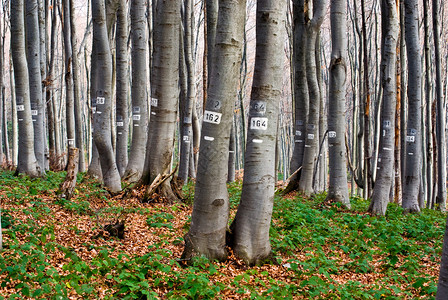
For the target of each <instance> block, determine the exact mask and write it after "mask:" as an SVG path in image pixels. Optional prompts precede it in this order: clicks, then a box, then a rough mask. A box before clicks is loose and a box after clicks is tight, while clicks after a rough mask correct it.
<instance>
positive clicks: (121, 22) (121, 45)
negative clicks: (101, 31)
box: [116, 0, 129, 176]
mask: <svg viewBox="0 0 448 300" xmlns="http://www.w3.org/2000/svg"><path fill="white" fill-rule="evenodd" d="M128 35H129V34H128V16H127V4H126V1H125V0H120V7H119V8H118V12H117V36H116V47H117V57H116V61H117V62H116V64H117V102H116V110H117V113H116V122H117V141H116V160H117V167H118V171H119V173H120V176H123V175H124V172H125V171H126V166H127V164H128V138H129V117H128V115H129V108H128V80H129V77H128V73H129V72H128V70H129V62H128V57H129V55H128Z"/></svg>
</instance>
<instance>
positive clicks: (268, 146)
mask: <svg viewBox="0 0 448 300" xmlns="http://www.w3.org/2000/svg"><path fill="white" fill-rule="evenodd" d="M285 7H286V1H284V0H280V1H279V0H259V1H257V20H256V22H257V23H256V24H257V25H256V31H257V33H256V39H257V42H256V43H257V44H256V45H257V46H256V59H255V70H254V80H253V85H252V93H251V100H250V110H249V131H248V135H247V144H246V145H247V146H246V154H245V162H244V179H243V190H242V194H241V202H240V205H239V207H238V211H237V214H236V216H235V220H234V221H233V224H232V226H231V234H232V238H233V241H232V244H233V247H234V249H235V253H236V255H237V256H238V257H240V258H242V259H243V260H244V261H245V262H246V263H247V264H249V265H253V264H258V263H261V262H263V260H265V259H266V258H268V257H269V256H270V254H271V245H270V242H269V228H270V225H271V215H272V208H273V204H274V189H275V182H276V166H275V146H276V142H277V121H278V110H279V105H280V100H281V94H282V80H283V77H282V76H283V70H282V67H281V66H282V61H283V55H282V52H281V51H279V49H281V48H282V45H283V42H284V35H283V32H284V28H283V26H284V25H283V24H284V17H285V11H284V10H285Z"/></svg>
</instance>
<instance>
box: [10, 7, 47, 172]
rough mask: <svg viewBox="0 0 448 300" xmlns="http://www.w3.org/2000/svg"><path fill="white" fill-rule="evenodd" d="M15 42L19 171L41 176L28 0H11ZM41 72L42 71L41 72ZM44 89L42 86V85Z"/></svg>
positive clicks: (13, 48) (13, 50) (12, 35)
mask: <svg viewBox="0 0 448 300" xmlns="http://www.w3.org/2000/svg"><path fill="white" fill-rule="evenodd" d="M11 44H12V45H14V47H12V59H13V63H14V78H15V93H16V102H17V105H16V109H17V118H18V123H19V126H18V127H19V134H18V137H19V147H18V163H17V170H16V173H24V174H26V175H29V176H30V177H39V176H41V174H42V170H41V168H40V167H39V164H38V162H37V159H36V155H35V152H34V129H33V120H32V116H31V103H30V92H29V88H30V86H29V78H28V64H27V60H26V55H25V53H26V50H25V21H24V0H14V1H11ZM39 74H40V73H39ZM39 92H40V86H39Z"/></svg>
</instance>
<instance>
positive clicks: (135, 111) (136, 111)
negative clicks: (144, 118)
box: [132, 106, 140, 114]
mask: <svg viewBox="0 0 448 300" xmlns="http://www.w3.org/2000/svg"><path fill="white" fill-rule="evenodd" d="M132 111H133V112H134V114H139V113H140V106H134V108H133V109H132Z"/></svg>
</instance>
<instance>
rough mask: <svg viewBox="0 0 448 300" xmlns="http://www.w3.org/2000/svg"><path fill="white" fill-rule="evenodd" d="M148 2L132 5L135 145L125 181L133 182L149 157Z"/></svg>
mask: <svg viewBox="0 0 448 300" xmlns="http://www.w3.org/2000/svg"><path fill="white" fill-rule="evenodd" d="M144 7H145V1H144V0H133V1H131V35H132V52H131V56H132V85H131V97H132V143H131V149H130V152H129V162H128V166H127V167H126V172H125V175H124V177H125V178H126V179H127V180H128V181H131V182H136V181H138V180H139V179H140V178H141V177H142V174H143V167H144V163H145V154H146V139H147V137H148V134H147V124H148V113H147V112H148V106H147V105H148V104H147V103H148V101H147V97H146V85H147V83H148V79H147V78H148V75H147V71H146V70H147V65H148V64H147V60H146V56H147V53H148V50H147V47H148V44H147V40H146V23H147V21H146V16H145V11H146V10H145V9H144Z"/></svg>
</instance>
